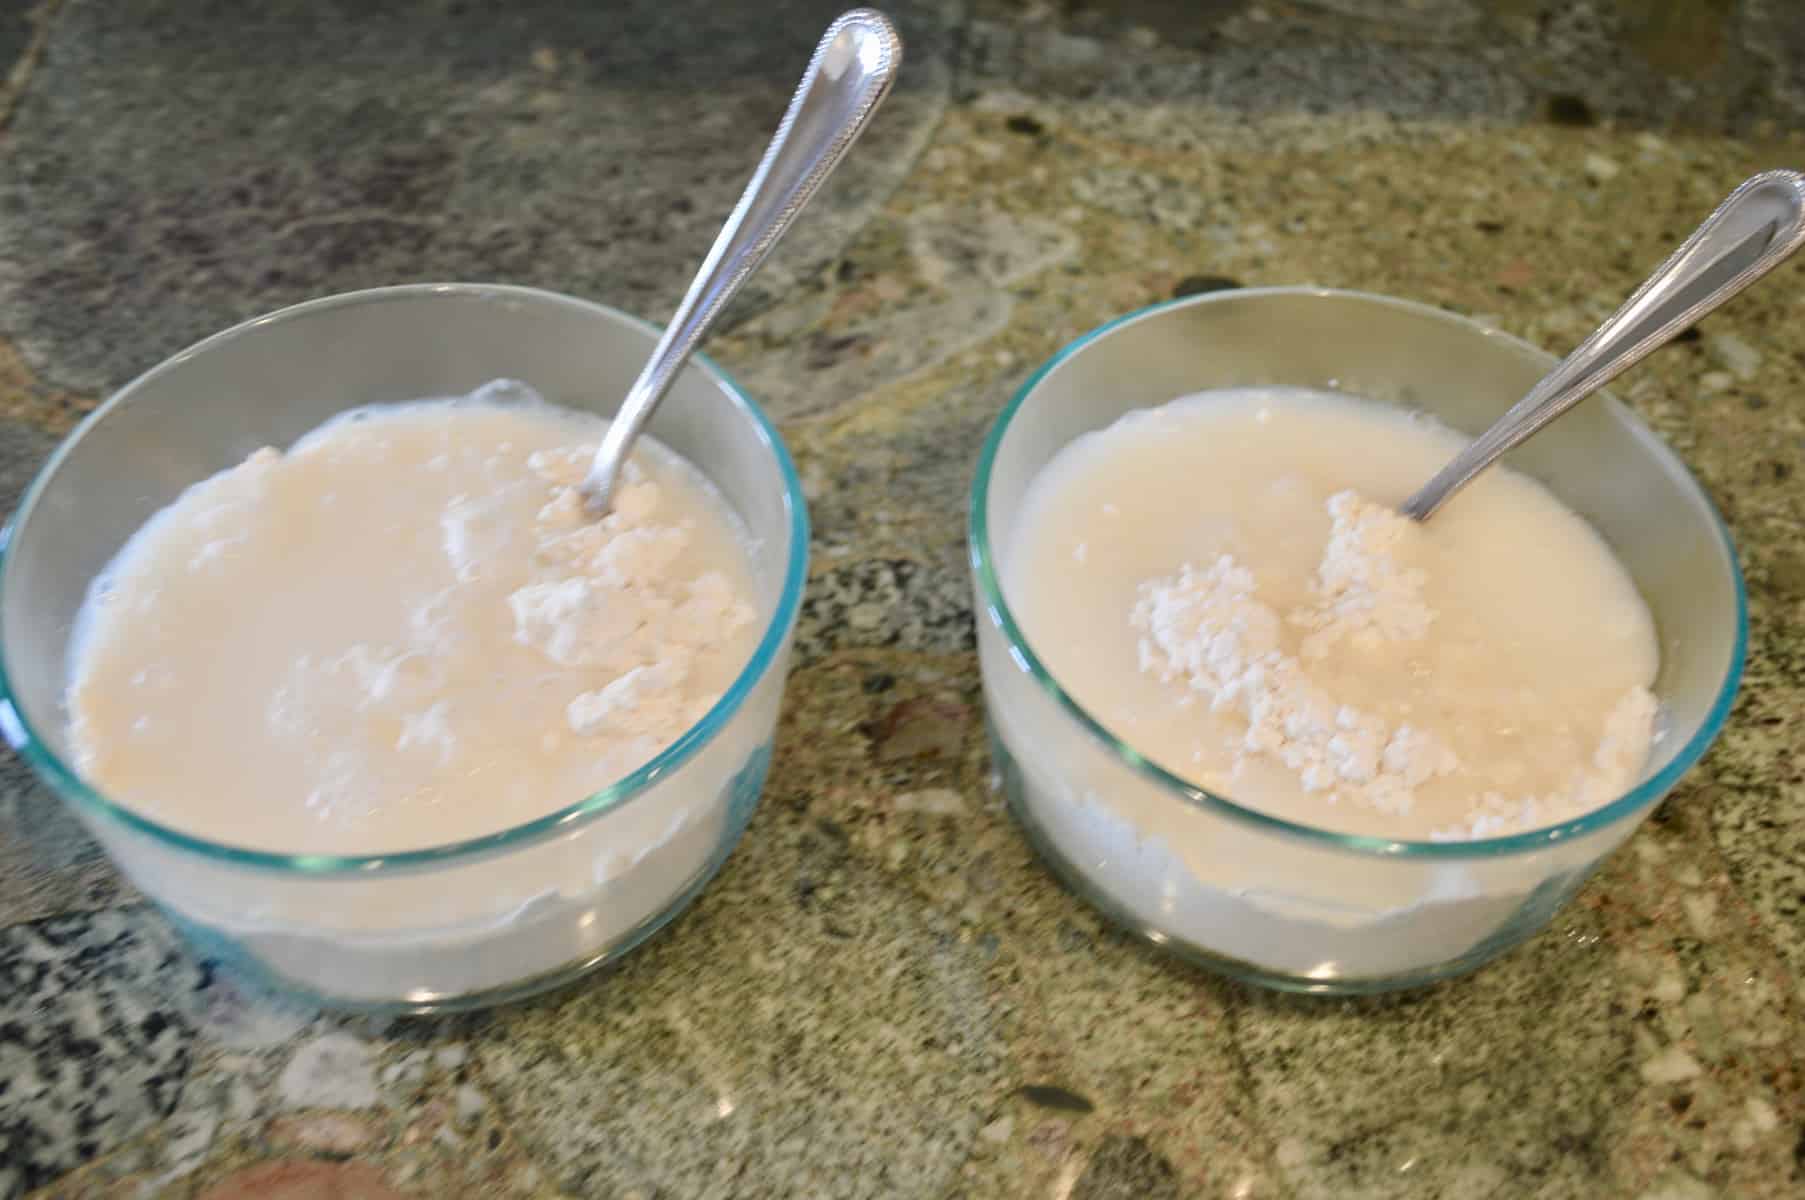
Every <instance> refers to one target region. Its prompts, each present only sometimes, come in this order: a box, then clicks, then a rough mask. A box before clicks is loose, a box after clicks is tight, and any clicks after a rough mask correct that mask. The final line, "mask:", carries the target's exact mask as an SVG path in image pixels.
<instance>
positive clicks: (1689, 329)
mask: <svg viewBox="0 0 1805 1200" xmlns="http://www.w3.org/2000/svg"><path fill="white" fill-rule="evenodd" d="M1703 336H1704V334H1702V333H1700V332H1699V331H1698V326H1697V325H1688V326H1686V328H1684V329H1682V330H1680V331H1679V332H1678V333H1676V334H1674V335H1673V340H1674V341H1676V342H1696V341H1698V340H1699V339H1700V338H1701V337H1703Z"/></svg>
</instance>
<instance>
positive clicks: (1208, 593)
mask: <svg viewBox="0 0 1805 1200" xmlns="http://www.w3.org/2000/svg"><path fill="white" fill-rule="evenodd" d="M1372 507H1374V506H1371V505H1367V504H1364V502H1361V501H1359V500H1358V499H1357V498H1356V497H1354V496H1353V494H1352V493H1348V492H1343V493H1340V494H1338V495H1337V496H1335V497H1334V498H1333V499H1331V500H1330V501H1329V511H1330V514H1331V515H1332V516H1333V517H1334V521H1335V529H1334V533H1333V534H1332V535H1331V536H1330V539H1329V552H1328V554H1327V555H1325V557H1324V560H1323V568H1322V569H1321V571H1320V573H1319V580H1318V589H1317V590H1318V593H1319V597H1320V600H1319V606H1318V607H1317V608H1316V609H1315V610H1313V611H1312V612H1311V613H1309V614H1308V619H1306V620H1299V621H1298V622H1297V623H1299V624H1303V625H1305V626H1306V627H1308V628H1311V629H1314V630H1316V632H1315V633H1313V634H1312V635H1311V639H1306V644H1307V645H1308V644H1311V640H1312V639H1326V640H1325V641H1323V642H1321V643H1320V644H1321V645H1323V646H1325V647H1326V646H1327V645H1329V644H1332V643H1333V641H1334V640H1337V639H1339V638H1341V637H1344V636H1348V635H1350V634H1360V635H1362V636H1368V637H1379V638H1388V639H1397V638H1401V637H1410V636H1414V637H1421V636H1422V634H1423V632H1424V631H1425V630H1426V629H1427V628H1428V625H1429V621H1430V620H1431V619H1432V618H1433V616H1434V613H1432V612H1430V611H1429V610H1428V609H1427V608H1424V607H1423V605H1422V603H1421V601H1420V599H1419V598H1418V595H1417V591H1418V589H1420V587H1421V586H1422V583H1421V574H1420V572H1414V573H1413V572H1409V571H1403V570H1401V569H1398V568H1397V565H1396V563H1395V562H1391V561H1389V560H1386V561H1381V560H1382V559H1385V553H1384V552H1385V550H1386V549H1389V548H1390V547H1391V546H1392V545H1393V544H1395V537H1394V536H1391V535H1390V534H1389V533H1388V532H1387V531H1384V530H1383V529H1382V528H1380V527H1379V524H1378V522H1376V521H1374V520H1373V519H1372V515H1371V513H1370V512H1368V511H1367V510H1368V509H1371V508H1372ZM1396 519H1398V520H1402V518H1396ZM1375 550H1377V551H1378V553H1375V552H1374V551H1375ZM1255 592H1256V588H1255V583H1254V577H1253V573H1252V572H1250V571H1248V570H1247V569H1246V568H1245V567H1242V566H1240V565H1239V564H1237V563H1236V562H1235V560H1234V559H1233V558H1232V557H1230V556H1228V555H1223V556H1222V557H1221V558H1218V559H1217V560H1216V561H1215V563H1213V564H1212V565H1211V566H1210V567H1208V568H1207V569H1205V570H1202V571H1199V570H1197V569H1196V568H1194V567H1192V566H1189V565H1187V566H1185V567H1184V568H1183V569H1182V570H1180V571H1179V573H1178V574H1177V575H1176V576H1174V577H1171V578H1167V579H1155V580H1152V581H1150V582H1147V583H1144V584H1142V585H1141V589H1140V600H1139V602H1138V603H1137V604H1136V605H1135V608H1134V613H1133V616H1132V620H1133V622H1134V626H1135V628H1136V629H1138V630H1141V631H1142V632H1143V633H1144V634H1145V636H1144V637H1143V638H1142V639H1141V642H1140V658H1141V670H1142V671H1147V672H1154V673H1156V674H1158V675H1159V677H1160V678H1161V679H1164V680H1168V681H1180V680H1182V681H1183V682H1184V683H1185V684H1186V685H1187V686H1188V687H1189V688H1190V689H1192V690H1193V691H1196V692H1201V693H1202V694H1204V695H1205V696H1207V697H1208V698H1209V701H1210V707H1211V708H1212V709H1213V710H1218V711H1220V710H1222V709H1230V710H1232V711H1235V712H1238V713H1239V714H1240V715H1241V716H1243V717H1245V718H1246V719H1247V733H1246V735H1245V737H1244V738H1243V739H1242V741H1241V746H1240V753H1239V754H1238V755H1237V756H1236V762H1237V766H1239V763H1240V760H1241V759H1242V758H1244V757H1245V756H1247V755H1253V754H1258V755H1266V756H1269V757H1271V758H1274V759H1276V760H1278V761H1279V762H1281V763H1283V764H1284V765H1285V766H1286V767H1288V768H1290V769H1291V770H1293V771H1296V772H1297V775H1298V779H1299V781H1300V782H1301V784H1302V785H1303V789H1304V790H1305V791H1306V792H1326V793H1328V799H1329V801H1330V803H1335V802H1338V801H1339V800H1340V799H1341V798H1342V797H1344V796H1345V797H1348V798H1350V799H1352V800H1354V801H1356V802H1358V803H1362V804H1366V805H1369V806H1371V807H1373V808H1376V809H1378V810H1379V811H1381V812H1394V813H1407V812H1409V811H1410V809H1411V806H1412V805H1413V804H1414V803H1415V789H1416V788H1418V787H1420V786H1421V785H1422V784H1423V783H1424V782H1426V781H1427V780H1429V779H1432V778H1434V777H1436V776H1439V775H1446V774H1448V773H1449V772H1451V771H1453V770H1454V769H1455V768H1456V767H1457V766H1458V765H1459V763H1458V762H1457V761H1456V760H1455V757H1454V755H1453V753H1452V752H1451V751H1449V750H1448V749H1447V747H1445V746H1443V745H1442V744H1441V743H1440V742H1438V741H1437V740H1436V739H1434V738H1433V737H1431V736H1429V735H1428V734H1426V733H1423V732H1422V731H1421V730H1418V729H1415V728H1413V727H1411V726H1410V725H1408V724H1400V725H1398V726H1397V727H1396V728H1389V727H1388V726H1387V725H1386V723H1385V722H1384V721H1382V720H1380V719H1379V718H1378V717H1375V716H1373V715H1371V714H1369V713H1363V712H1361V711H1359V710H1357V709H1355V708H1353V707H1351V706H1350V705H1346V704H1341V703H1339V702H1337V701H1336V700H1335V698H1334V697H1333V696H1331V695H1329V693H1328V692H1327V691H1326V690H1324V689H1323V688H1322V687H1320V686H1318V685H1317V684H1316V683H1314V682H1313V681H1312V680H1311V678H1310V676H1309V673H1308V672H1307V671H1306V670H1305V668H1304V666H1303V664H1302V662H1300V661H1299V660H1298V659H1297V658H1294V657H1292V656H1291V655H1288V654H1286V653H1285V652H1284V651H1283V650H1282V649H1281V648H1280V629H1281V622H1280V618H1279V615H1278V613H1277V612H1275V611H1274V610H1273V609H1272V608H1271V606H1269V605H1267V604H1265V603H1263V602H1262V601H1261V600H1260V599H1259V598H1258V597H1257V596H1256V594H1255ZM1294 619H1295V618H1294ZM1306 653H1309V652H1308V650H1306Z"/></svg>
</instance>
